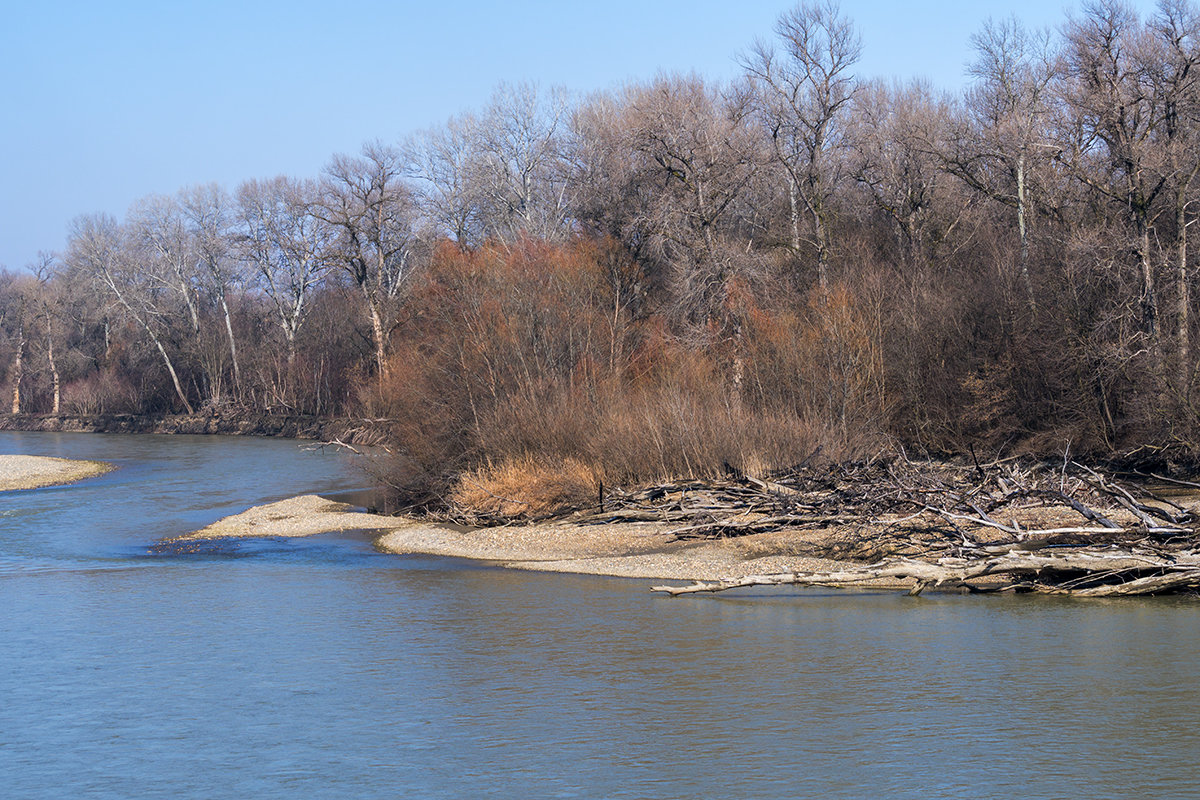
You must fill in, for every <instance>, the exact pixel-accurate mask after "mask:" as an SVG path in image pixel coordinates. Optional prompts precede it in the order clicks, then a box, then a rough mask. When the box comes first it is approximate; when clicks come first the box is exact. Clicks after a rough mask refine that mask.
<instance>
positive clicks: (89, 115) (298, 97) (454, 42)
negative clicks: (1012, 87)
mask: <svg viewBox="0 0 1200 800" xmlns="http://www.w3.org/2000/svg"><path fill="white" fill-rule="evenodd" d="M1134 5H1135V7H1137V8H1139V9H1141V10H1142V11H1143V13H1146V12H1148V11H1150V10H1152V9H1153V3H1151V2H1146V1H1142V2H1137V3H1135V4H1134ZM4 6H5V10H4V19H3V23H2V24H0V109H3V113H2V116H0V154H2V155H0V266H7V267H9V268H18V267H21V266H23V265H25V264H27V263H29V262H31V261H32V260H33V259H34V257H35V255H36V253H37V251H38V250H57V249H60V248H61V247H62V246H63V244H64V241H65V237H66V230H67V226H68V224H69V222H70V220H71V219H72V218H74V217H75V216H76V215H78V214H81V213H91V212H98V211H105V212H108V213H111V214H113V215H115V216H118V217H120V216H122V215H123V214H124V213H125V210H126V208H127V207H128V206H129V204H130V203H131V202H133V201H134V200H136V199H137V198H139V197H142V196H144V195H147V194H151V193H170V192H174V191H175V190H176V189H179V188H181V187H183V186H186V185H190V184H195V183H204V182H208V181H217V182H218V183H221V184H223V185H225V186H226V187H227V188H231V189H232V188H233V187H234V186H235V185H236V184H237V183H238V182H239V181H241V180H243V179H246V178H253V177H268V176H272V175H277V174H281V173H284V174H289V175H296V176H316V175H317V174H318V173H319V172H320V170H321V167H322V166H323V165H324V164H325V162H326V161H327V160H328V159H329V157H330V156H331V155H332V154H334V153H335V152H352V151H354V150H357V149H358V147H359V146H360V145H361V144H362V142H364V141H366V140H368V139H374V138H380V139H383V140H393V141H394V140H398V139H400V138H401V137H402V136H403V135H404V134H406V133H409V132H411V131H414V130H418V129H421V128H426V127H429V126H432V125H436V124H438V123H440V122H442V121H444V120H445V119H446V118H448V117H449V116H450V115H452V114H454V113H457V112H459V111H463V110H466V109H472V108H478V107H480V106H481V105H483V103H484V102H485V101H486V99H487V97H488V95H489V94H490V93H491V91H492V89H493V88H494V87H495V85H496V84H497V83H498V82H499V81H502V80H508V81H520V80H532V81H537V82H539V83H541V84H543V85H550V84H561V85H564V86H566V87H567V88H568V89H570V90H573V91H577V92H588V91H592V90H596V89H605V88H610V87H613V86H616V85H618V84H620V83H622V82H625V81H628V80H636V79H641V78H649V77H651V76H653V75H654V73H655V72H657V71H659V70H680V71H688V70H693V69H694V70H696V71H697V72H699V73H700V74H702V75H705V76H706V77H712V78H726V77H730V76H732V75H733V74H734V73H735V71H736V65H735V61H734V59H735V56H736V55H737V53H738V52H740V51H742V50H744V49H745V48H746V47H748V46H749V45H750V44H751V43H752V42H753V40H754V39H755V37H766V38H769V37H770V35H771V28H772V25H773V24H774V20H775V19H776V17H777V16H778V15H779V13H780V12H782V11H784V10H785V9H787V8H789V7H790V4H789V3H787V2H778V1H775V2H765V1H764V0H740V2H736V3H735V2H709V1H707V0H690V1H686V2H685V1H684V0H661V2H660V1H656V0H640V2H634V1H633V0H606V2H602V3H592V2H582V3H570V2H542V1H541V0H539V1H537V2H512V3H507V4H502V3H487V2H476V1H475V0H464V1H462V2H440V3H439V2H422V3H416V2H383V1H382V0H344V2H342V3H340V4H335V3H328V2H322V3H316V2H308V1H307V0H291V1H290V2H275V1H274V0H272V1H271V2H255V0H239V1H238V2H232V1H229V0H210V1H209V2H204V3H194V2H187V1H186V0H183V1H181V2H165V3H164V2H161V0H159V1H158V2H128V1H123V0H112V2H107V3H97V2H94V0H91V1H90V2H62V1H60V0H41V2H34V1H33V0H9V2H8V3H5V4H4ZM841 6H842V10H843V12H844V13H845V14H847V15H848V16H850V17H851V18H852V19H853V20H854V21H855V22H856V24H857V25H858V27H859V30H860V31H861V33H862V36H863V45H864V58H863V60H862V62H861V64H860V70H859V72H860V74H862V75H863V76H865V77H874V76H881V77H888V76H895V77H898V78H909V77H914V76H924V77H927V78H929V79H930V80H931V81H932V82H933V83H934V85H935V86H938V87H941V88H945V89H948V90H957V89H959V88H961V87H962V85H963V83H964V77H963V68H964V65H965V63H966V62H967V61H968V60H969V59H970V57H971V53H970V48H969V44H968V39H969V37H970V35H971V34H972V33H973V32H975V31H977V30H978V29H979V27H980V25H981V24H982V23H983V21H984V20H985V19H987V18H988V17H995V18H1000V17H1007V16H1009V15H1010V14H1016V15H1017V16H1018V17H1019V18H1020V19H1022V20H1023V21H1025V22H1026V24H1028V25H1030V26H1031V27H1041V26H1049V27H1054V26H1057V25H1059V24H1060V23H1061V22H1062V21H1063V20H1064V19H1065V18H1066V12H1067V11H1068V10H1069V9H1072V8H1075V4H1074V3H1060V2H1055V0H1050V2H1031V1H1029V0H1010V1H1009V2H986V1H985V2H955V3H949V2H932V1H931V0H910V2H906V3H896V2H879V1H877V0H843V2H842V3H841Z"/></svg>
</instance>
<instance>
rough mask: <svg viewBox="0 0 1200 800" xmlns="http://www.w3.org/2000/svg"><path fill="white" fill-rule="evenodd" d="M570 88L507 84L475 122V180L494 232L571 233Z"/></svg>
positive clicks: (513, 235)
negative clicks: (567, 136) (567, 155)
mask: <svg viewBox="0 0 1200 800" xmlns="http://www.w3.org/2000/svg"><path fill="white" fill-rule="evenodd" d="M568 111H569V109H568V105H567V95H566V92H565V91H564V90H563V89H561V88H552V89H550V90H549V91H548V92H542V91H540V90H539V89H538V87H537V86H535V85H533V84H529V83H522V84H516V85H513V84H507V83H502V84H500V86H499V87H498V88H497V89H496V92H495V94H494V95H493V96H492V101H491V103H490V105H489V106H488V109H487V111H486V112H485V113H484V114H483V116H482V117H481V118H480V119H479V120H478V122H477V124H476V125H475V134H476V136H477V138H478V145H477V147H478V155H479V158H478V160H477V162H476V163H475V164H473V165H471V167H470V174H469V176H470V179H471V181H473V182H474V183H475V193H476V194H477V196H478V197H479V198H480V199H481V201H482V203H483V205H484V208H483V210H482V213H483V217H484V219H483V222H484V225H485V230H486V232H487V233H488V234H489V235H492V236H496V237H498V238H499V239H501V240H502V241H506V242H512V241H514V240H515V239H517V238H518V237H520V236H521V235H529V236H533V237H535V238H539V239H545V240H548V241H555V240H561V239H562V238H563V237H564V236H566V235H567V234H568V233H570V226H569V224H568V219H567V209H568V207H569V202H568V194H567V193H568V189H569V184H568V182H567V176H568V167H567V162H566V160H565V158H564V155H563V147H564V145H563V139H564V136H565V134H566V129H567V118H568Z"/></svg>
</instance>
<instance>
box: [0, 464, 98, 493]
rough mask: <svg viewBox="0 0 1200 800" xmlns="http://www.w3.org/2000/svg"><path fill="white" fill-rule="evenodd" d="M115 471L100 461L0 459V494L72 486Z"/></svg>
mask: <svg viewBox="0 0 1200 800" xmlns="http://www.w3.org/2000/svg"><path fill="white" fill-rule="evenodd" d="M112 469H115V467H113V465H112V464H105V463H104V462H103V461H72V460H69V459H66V458H48V457H45V456H6V455H0V492H3V491H11V490H16V489H38V488H41V487H43V486H58V485H60V484H64V483H74V482H75V481H81V480H83V479H84V478H91V477H94V476H96V475H103V474H104V473H105V472H108V471H110V470H112Z"/></svg>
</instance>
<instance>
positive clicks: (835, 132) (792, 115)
mask: <svg viewBox="0 0 1200 800" xmlns="http://www.w3.org/2000/svg"><path fill="white" fill-rule="evenodd" d="M775 33H776V36H777V38H778V39H779V49H776V47H775V46H773V45H771V44H769V43H767V42H761V41H760V42H758V43H757V44H755V46H754V47H753V49H752V50H751V51H750V52H749V53H748V54H747V55H745V56H744V57H743V58H742V66H743V67H744V68H745V70H746V73H747V75H749V77H750V78H751V80H752V81H753V82H754V84H755V86H756V87H757V90H758V106H759V116H760V118H761V120H762V123H763V125H764V127H765V128H766V131H767V133H768V134H769V137H770V141H771V146H772V151H773V152H774V155H775V158H776V160H777V161H778V162H779V164H780V165H781V166H782V167H783V170H784V174H785V175H786V176H787V192H788V202H789V206H790V209H791V231H792V241H791V246H792V250H793V252H795V253H797V254H799V252H800V249H801V245H802V242H803V239H804V234H803V233H802V224H801V217H802V216H803V217H804V218H805V219H807V222H808V225H807V228H808V238H809V241H810V242H811V244H812V246H813V248H814V249H815V250H816V262H817V280H818V282H819V284H820V285H821V287H822V288H824V287H825V286H826V285H827V284H828V281H829V250H830V232H829V231H830V207H829V201H830V199H831V197H832V195H833V193H834V192H835V191H836V189H837V187H838V185H839V184H840V183H841V181H842V179H843V178H844V177H845V174H844V170H843V169H842V166H843V165H842V161H841V159H840V158H839V157H838V151H839V150H840V149H841V148H842V147H843V146H844V143H845V136H844V133H845V131H844V126H843V121H844V119H845V115H846V112H847V110H848V106H849V103H850V100H851V98H852V97H853V95H854V92H855V89H856V87H857V85H858V84H857V81H856V79H855V76H854V73H853V72H852V71H851V70H852V69H853V67H854V65H855V63H857V62H858V59H859V57H860V55H861V53H862V41H861V38H860V37H859V34H858V31H857V30H856V29H855V27H854V25H853V24H852V23H851V22H850V21H849V20H848V19H847V18H845V17H843V16H842V14H841V11H840V9H839V8H838V6H837V4H836V3H834V2H832V0H827V1H826V2H813V3H802V4H800V5H798V6H796V7H795V8H794V9H792V10H791V11H788V12H786V13H785V14H783V15H782V16H780V17H779V20H778V22H776V25H775Z"/></svg>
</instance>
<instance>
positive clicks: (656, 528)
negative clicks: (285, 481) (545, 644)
mask: <svg viewBox="0 0 1200 800" xmlns="http://www.w3.org/2000/svg"><path fill="white" fill-rule="evenodd" d="M675 527H676V526H674V525H671V524H669V523H663V522H609V523H604V524H586V523H581V522H579V521H573V520H570V519H568V520H560V521H554V522H546V523H539V524H531V525H501V526H495V527H486V528H470V527H466V526H460V525H453V524H449V523H441V522H433V521H426V520H417V519H412V518H404V517H387V516H381V515H377V514H367V513H363V512H361V511H357V510H356V509H355V508H354V507H353V506H349V505H347V504H345V503H335V502H332V501H329V500H325V499H324V498H321V497H318V496H316V495H304V496H301V497H294V498H290V499H288V500H283V501H280V502H277V503H270V504H267V505H263V506H258V507H255V508H252V509H249V510H248V511H245V512H243V513H241V514H236V515H233V516H231V517H226V518H225V519H222V520H220V521H218V522H215V523H213V524H212V525H209V526H208V527H206V528H203V529H201V530H198V531H195V532H194V533H190V534H188V535H186V536H182V537H179V538H177V539H175V540H172V541H173V542H177V543H186V542H189V541H197V540H205V539H223V538H237V537H304V536H314V535H318V534H322V533H335V532H339V531H347V530H363V531H370V532H373V533H375V534H377V535H378V537H379V538H378V539H377V540H376V547H378V549H380V550H381V551H383V552H387V553H393V554H397V555H434V556H445V557H451V558H467V559H473V560H476V561H487V562H493V563H496V564H498V565H501V566H504V567H508V568H511V569H523V570H536V571H543V572H573V573H580V574H588V575H610V576H616V577H625V578H645V579H666V580H709V581H713V580H730V579H736V578H741V577H744V576H746V575H754V574H759V573H762V572H823V571H835V570H840V569H845V568H849V567H851V566H854V564H855V563H856V562H852V561H846V560H840V559H829V558H820V557H814V556H812V555H805V554H806V553H811V552H813V551H814V550H816V549H821V548H825V547H827V546H828V541H827V540H828V539H829V538H830V536H833V535H836V534H835V533H834V532H831V531H776V532H770V533H760V534H753V535H750V536H742V537H737V538H732V539H716V540H709V541H687V540H680V539H679V538H678V537H677V536H676V535H675V534H674V531H673V529H674V528H675ZM877 585H895V586H906V585H907V584H906V583H905V582H903V581H886V582H877Z"/></svg>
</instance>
